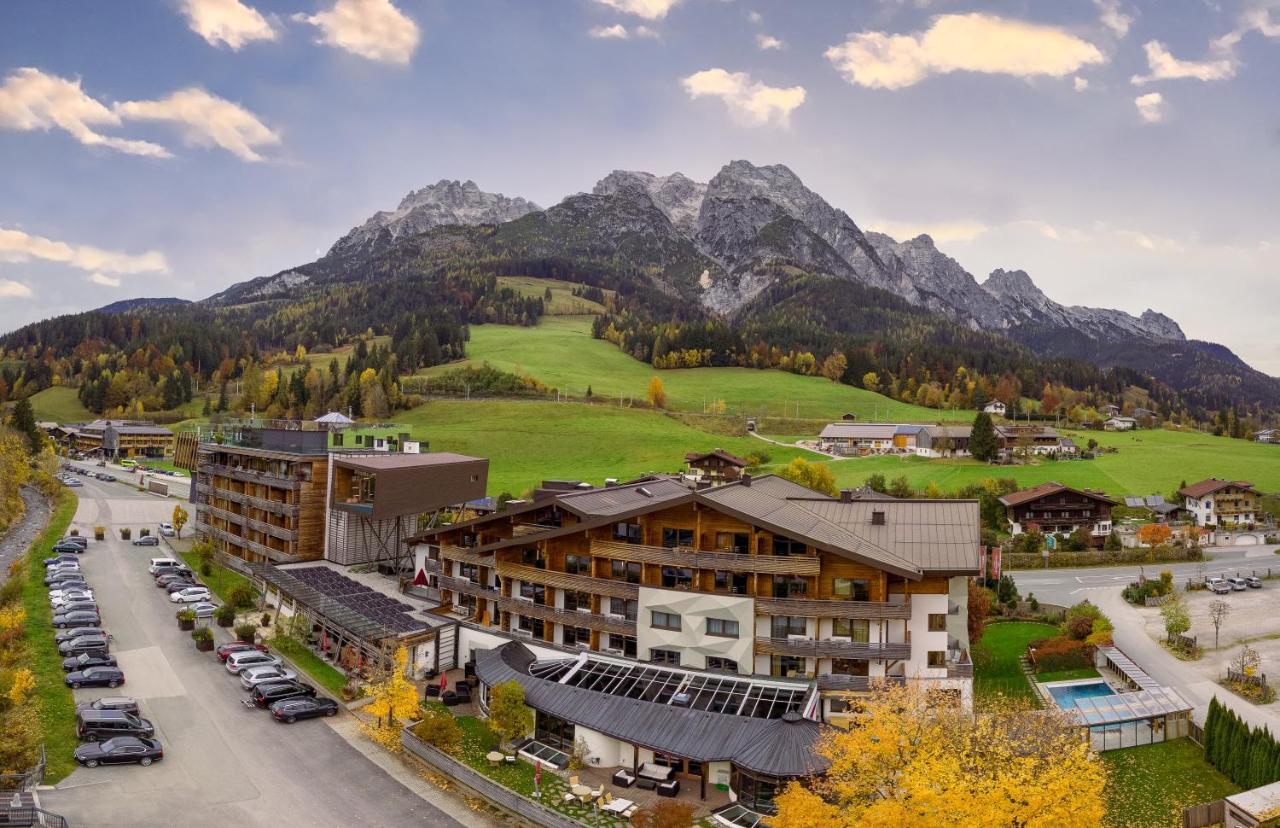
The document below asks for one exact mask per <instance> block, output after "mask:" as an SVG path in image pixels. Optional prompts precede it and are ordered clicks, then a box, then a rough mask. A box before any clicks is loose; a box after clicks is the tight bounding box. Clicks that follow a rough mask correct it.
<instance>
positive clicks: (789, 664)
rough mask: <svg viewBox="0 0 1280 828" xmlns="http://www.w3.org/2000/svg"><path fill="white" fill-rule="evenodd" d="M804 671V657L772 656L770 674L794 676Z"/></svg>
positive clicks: (783, 676)
mask: <svg viewBox="0 0 1280 828" xmlns="http://www.w3.org/2000/svg"><path fill="white" fill-rule="evenodd" d="M803 672H804V659H803V658H802V657H800V656H780V655H776V656H770V657H769V675H771V676H778V677H781V678H794V677H796V676H798V675H799V674H801V673H803Z"/></svg>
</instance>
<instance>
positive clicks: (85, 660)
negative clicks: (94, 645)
mask: <svg viewBox="0 0 1280 828" xmlns="http://www.w3.org/2000/svg"><path fill="white" fill-rule="evenodd" d="M115 666H116V657H115V656H113V655H109V654H108V653H81V654H80V655H78V656H71V657H70V658H64V659H62V672H64V673H70V672H71V671H73V670H85V669H88V668H89V667H115Z"/></svg>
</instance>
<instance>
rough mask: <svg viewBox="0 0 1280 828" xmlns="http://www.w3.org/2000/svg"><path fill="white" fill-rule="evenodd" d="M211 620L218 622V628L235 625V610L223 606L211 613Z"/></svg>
mask: <svg viewBox="0 0 1280 828" xmlns="http://www.w3.org/2000/svg"><path fill="white" fill-rule="evenodd" d="M213 620H214V621H217V622H218V626H219V627H230V626H231V625H232V624H234V623H236V608H235V607H232V606H228V605H226V604H223V605H222V606H220V607H218V608H217V609H216V610H214V611H213Z"/></svg>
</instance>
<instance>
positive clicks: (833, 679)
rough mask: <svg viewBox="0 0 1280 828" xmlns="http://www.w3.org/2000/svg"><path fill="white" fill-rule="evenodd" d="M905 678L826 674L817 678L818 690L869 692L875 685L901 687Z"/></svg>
mask: <svg viewBox="0 0 1280 828" xmlns="http://www.w3.org/2000/svg"><path fill="white" fill-rule="evenodd" d="M906 683H907V680H906V678H904V677H902V676H846V675H843V674H840V673H828V674H826V675H822V676H818V689H819V690H852V691H858V690H870V689H871V688H872V687H875V686H876V685H877V684H886V685H903V684H906Z"/></svg>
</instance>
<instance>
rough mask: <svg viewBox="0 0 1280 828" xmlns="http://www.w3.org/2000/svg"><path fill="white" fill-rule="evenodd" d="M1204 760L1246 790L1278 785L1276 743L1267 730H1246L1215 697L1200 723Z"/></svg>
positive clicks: (1278, 748) (1279, 765)
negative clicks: (1203, 720) (1272, 784)
mask: <svg viewBox="0 0 1280 828" xmlns="http://www.w3.org/2000/svg"><path fill="white" fill-rule="evenodd" d="M1204 757H1205V759H1207V760H1208V761H1209V764H1211V765H1213V766H1214V767H1215V768H1217V769H1218V770H1220V771H1222V774H1223V775H1224V776H1226V777H1227V778H1228V779H1230V780H1231V781H1232V782H1235V783H1236V784H1237V785H1239V786H1240V787H1242V788H1244V789H1246V790H1248V789H1249V788H1257V787H1259V786H1261V785H1269V784H1271V783H1272V782H1276V781H1280V743H1278V742H1276V740H1275V737H1273V736H1272V735H1271V731H1270V730H1269V729H1267V728H1265V727H1254V728H1250V727H1249V725H1248V724H1246V723H1245V722H1244V720H1243V719H1241V718H1240V717H1239V716H1237V715H1236V713H1235V711H1234V710H1232V709H1230V708H1229V707H1227V706H1225V705H1223V704H1221V703H1219V702H1218V698H1217V696H1214V698H1213V699H1212V700H1211V701H1210V702H1209V715H1208V717H1207V718H1206V719H1205V723H1204Z"/></svg>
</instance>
